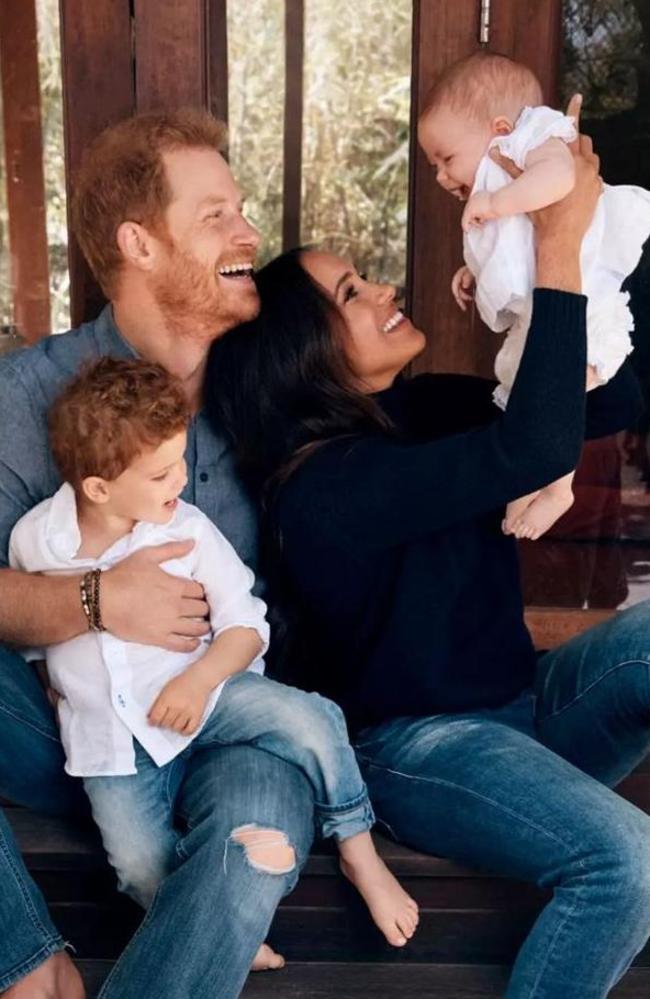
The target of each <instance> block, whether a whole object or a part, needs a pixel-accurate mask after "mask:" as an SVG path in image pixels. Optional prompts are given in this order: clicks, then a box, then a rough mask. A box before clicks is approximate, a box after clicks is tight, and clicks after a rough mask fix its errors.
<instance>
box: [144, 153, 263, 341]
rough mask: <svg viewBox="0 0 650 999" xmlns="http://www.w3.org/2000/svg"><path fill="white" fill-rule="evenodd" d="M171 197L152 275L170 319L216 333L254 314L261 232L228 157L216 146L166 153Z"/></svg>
mask: <svg viewBox="0 0 650 999" xmlns="http://www.w3.org/2000/svg"><path fill="white" fill-rule="evenodd" d="M163 162H164V165H165V171H166V174H167V181H168V184H169V187H170V191H171V201H170V203H169V205H168V206H167V209H166V211H165V214H164V226H165V228H164V229H162V227H161V231H160V232H158V233H157V234H156V235H157V236H158V238H159V239H160V241H161V243H162V250H163V252H162V253H161V260H160V263H159V265H158V266H157V267H156V269H155V271H154V272H153V273H152V276H151V280H152V283H153V290H154V295H155V298H156V300H157V302H158V304H159V305H160V307H161V309H162V311H163V312H164V313H165V315H167V316H168V318H169V319H170V320H171V321H172V322H173V320H174V319H177V320H181V322H182V321H183V320H184V321H185V322H184V325H186V324H187V319H188V317H191V318H192V321H193V322H195V323H196V333H197V335H206V334H207V335H208V336H209V337H214V336H219V334H221V333H223V332H224V331H225V330H228V329H230V328H231V327H233V326H235V325H237V324H238V323H240V322H245V321H246V320H248V319H252V318H253V317H254V316H255V315H257V312H258V309H259V302H258V297H257V289H256V287H255V282H254V280H253V276H252V274H253V265H254V262H255V256H256V253H257V248H258V246H259V242H260V237H259V233H258V232H257V230H255V229H254V228H253V227H252V226H251V225H250V224H249V223H248V222H247V221H246V219H245V218H244V215H243V205H242V197H241V193H240V191H239V188H238V187H237V185H236V184H235V181H234V179H233V176H232V174H231V172H230V169H229V167H228V165H227V163H226V161H225V160H224V159H223V157H222V156H221V155H220V154H219V153H217V152H216V151H215V150H212V149H177V150H173V151H171V152H167V153H164V154H163Z"/></svg>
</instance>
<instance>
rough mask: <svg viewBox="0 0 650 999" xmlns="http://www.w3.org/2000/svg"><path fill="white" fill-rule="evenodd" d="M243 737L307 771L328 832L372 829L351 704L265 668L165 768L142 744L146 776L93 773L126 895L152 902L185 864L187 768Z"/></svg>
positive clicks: (234, 682) (92, 787) (235, 680)
mask: <svg viewBox="0 0 650 999" xmlns="http://www.w3.org/2000/svg"><path fill="white" fill-rule="evenodd" d="M238 743H247V744H250V745H254V746H256V747H257V748H258V749H263V750H265V751H266V752H267V753H272V754H273V755H275V756H279V757H280V758H281V759H283V760H285V761H286V762H287V763H291V764H293V765H294V766H296V767H299V768H300V769H301V770H302V771H303V773H304V774H305V775H306V777H307V778H308V780H309V781H310V783H311V785H312V789H313V792H314V798H315V818H316V826H317V829H318V833H319V835H320V836H321V837H323V838H326V837H330V836H333V837H335V838H336V839H337V840H339V841H340V840H344V839H348V838H350V837H351V836H355V835H357V834H358V833H361V832H367V831H368V830H369V829H370V828H371V826H372V824H373V822H374V815H373V812H372V808H371V806H370V802H369V801H368V794H367V791H366V787H365V784H364V782H363V779H362V777H361V774H360V772H359V767H358V764H357V761H356V757H355V754H354V750H353V749H352V747H351V745H350V742H349V740H348V734H347V727H346V723H345V718H344V717H343V713H342V711H341V709H340V708H339V707H338V706H337V705H336V704H334V703H333V702H332V701H329V700H327V699H326V698H324V697H321V696H320V695H319V694H309V693H306V692H305V691H303V690H298V689H296V688H295V687H288V686H286V685H285V684H282V683H276V682H275V681H274V680H269V679H268V678H267V677H263V676H260V675H259V674H257V673H252V672H243V673H238V674H237V675H235V676H233V677H231V678H230V679H229V680H228V682H227V683H226V685H225V687H224V689H223V692H222V694H221V697H220V698H219V700H218V702H217V704H216V707H215V709H214V711H213V712H212V714H211V716H210V717H209V718H208V720H207V721H206V723H205V725H204V726H203V728H202V729H201V731H200V732H199V734H198V735H197V736H196V738H195V739H194V740H193V741H192V742H191V743H190V745H189V746H188V747H187V748H186V749H185V750H184V751H183V752H182V753H181V754H180V755H179V756H178V757H176V758H175V759H174V760H172V761H171V762H170V763H167V764H166V765H165V766H162V767H158V766H156V764H155V763H154V762H153V760H152V759H151V757H150V756H149V755H148V753H147V752H146V751H145V750H144V749H143V748H142V746H140V745H139V744H138V743H136V768H137V771H138V772H137V773H136V774H128V775H124V776H114V777H85V778H84V787H85V789H86V793H87V795H88V797H89V799H90V803H91V808H92V813H93V818H94V820H95V822H96V823H97V825H98V826H99V829H100V831H101V834H102V840H103V843H104V848H105V850H106V853H107V855H108V859H109V861H110V863H111V865H112V867H113V868H114V869H115V872H116V874H117V878H118V884H119V888H120V891H123V892H125V893H126V894H127V895H130V896H131V897H132V898H134V899H135V901H136V902H138V903H139V904H140V905H142V906H143V907H144V908H148V907H149V905H150V903H151V900H152V898H153V896H154V895H155V893H156V890H157V888H158V885H159V884H160V882H161V881H162V880H163V878H164V877H166V876H167V874H169V873H170V872H171V871H172V870H173V869H174V867H175V866H176V865H177V863H178V853H177V847H178V843H179V841H180V836H179V833H178V831H177V829H176V828H175V825H174V821H173V817H174V803H175V799H176V793H177V789H178V783H179V781H180V780H181V779H182V775H183V770H184V767H185V765H186V764H187V762H188V760H189V759H190V758H191V757H192V756H193V755H194V754H195V753H196V752H197V751H200V750H202V749H205V748H206V747H208V746H215V745H233V744H238ZM239 832H240V833H241V832H244V833H246V832H248V836H247V839H248V840H250V830H247V828H246V827H243V830H239ZM239 841H241V840H239ZM276 842H278V843H279V844H282V841H281V840H280V841H277V840H276ZM273 843H274V839H273V837H271V838H270V839H269V837H263V838H262V839H261V840H260V842H259V843H258V844H256V845H257V846H258V847H259V849H260V850H262V852H263V850H264V847H266V846H267V845H269V846H272V845H273ZM284 843H285V844H286V840H285V841H284ZM282 845H284V844H282ZM253 852H254V851H253ZM251 862H252V860H251Z"/></svg>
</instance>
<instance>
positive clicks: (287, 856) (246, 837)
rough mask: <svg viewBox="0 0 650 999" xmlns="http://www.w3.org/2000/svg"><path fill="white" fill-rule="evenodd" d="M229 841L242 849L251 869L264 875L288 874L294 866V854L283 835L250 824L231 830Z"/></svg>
mask: <svg viewBox="0 0 650 999" xmlns="http://www.w3.org/2000/svg"><path fill="white" fill-rule="evenodd" d="M230 839H231V840H232V841H233V842H234V843H238V844H239V846H241V847H243V849H244V852H245V854H246V859H247V860H248V862H249V864H250V865H251V867H252V868H253V869H254V870H256V871H261V872H263V873H265V874H289V872H290V871H293V870H294V868H295V866H296V853H295V850H294V848H293V847H292V846H291V845H290V844H289V840H288V838H287V836H286V834H285V833H283V832H281V831H280V830H279V829H265V828H264V827H261V826H257V825H255V824H254V823H251V824H250V825H247V826H239V827H238V828H237V829H233V831H232V832H231V834H230Z"/></svg>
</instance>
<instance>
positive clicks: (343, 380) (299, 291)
mask: <svg viewBox="0 0 650 999" xmlns="http://www.w3.org/2000/svg"><path fill="white" fill-rule="evenodd" d="M303 252H305V251H304V250H301V249H297V250H290V251H289V252H287V253H283V254H282V256H280V257H277V258H276V259H275V260H273V261H272V262H271V263H270V264H267V265H266V267H263V268H262V269H261V270H260V271H259V272H258V274H257V276H256V282H257V288H258V291H259V296H260V313H259V316H258V317H257V318H256V319H253V320H252V321H251V322H248V323H243V324H242V325H240V326H237V327H235V328H234V329H232V330H230V331H229V332H228V333H226V334H225V335H224V336H222V337H220V338H219V339H218V340H216V341H215V342H214V344H213V345H212V347H211V349H210V354H209V358H208V366H207V373H206V380H205V406H206V411H207V414H208V417H209V418H210V419H211V421H212V422H213V425H214V426H215V428H218V429H219V431H220V432H224V431H225V433H226V434H227V436H228V437H229V438H230V439H231V441H232V442H233V444H234V447H235V454H236V458H237V463H238V466H239V471H240V473H241V475H242V477H243V479H244V481H245V482H246V483H247V484H248V486H249V487H250V488H251V489H252V490H253V491H254V492H255V493H256V494H257V495H258V496H260V497H261V496H262V493H263V492H265V491H268V487H269V485H271V486H272V484H273V483H275V482H277V481H283V480H284V478H286V476H287V475H288V474H290V473H291V471H292V470H293V469H294V468H295V467H296V466H297V465H298V464H300V462H301V461H302V460H303V459H304V458H305V457H306V456H307V455H308V454H309V453H311V451H312V450H313V448H314V447H316V446H318V445H320V444H322V443H324V442H326V441H328V440H332V439H333V438H336V437H341V436H344V435H354V434H358V433H364V432H365V433H368V432H374V433H377V432H380V431H382V430H383V431H387V430H389V428H390V422H389V420H388V419H387V417H386V416H385V415H384V414H383V413H382V411H381V409H380V408H379V406H377V404H376V403H375V402H374V400H372V399H371V398H370V397H368V396H365V395H363V394H362V393H361V392H359V391H358V390H357V389H355V388H353V377H352V372H351V370H350V368H349V365H348V363H347V359H346V356H345V353H344V351H343V343H342V341H343V338H344V336H345V335H346V330H345V321H344V319H343V316H342V315H341V313H340V312H339V309H338V307H337V305H336V303H335V302H334V300H333V299H332V298H331V297H330V296H329V295H328V294H327V292H326V291H325V290H324V289H323V288H321V286H320V285H319V284H318V283H317V282H316V281H314V280H313V279H312V278H311V277H310V275H309V274H308V273H307V272H306V271H305V270H304V268H303V267H302V265H301V262H300V257H301V254H302V253H303Z"/></svg>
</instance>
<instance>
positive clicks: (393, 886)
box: [341, 853, 419, 947]
mask: <svg viewBox="0 0 650 999" xmlns="http://www.w3.org/2000/svg"><path fill="white" fill-rule="evenodd" d="M341 870H342V871H343V873H344V874H345V876H346V878H348V879H349V880H350V881H351V882H352V884H353V885H354V886H355V888H356V889H357V891H358V892H359V893H360V895H361V896H362V898H363V899H364V901H365V903H366V905H367V906H368V908H369V909H370V915H371V916H372V918H373V919H374V921H375V923H376V924H377V926H378V927H379V929H380V930H381V932H382V933H383V934H384V936H385V937H386V939H387V940H388V942H389V943H390V944H392V945H393V947H403V946H404V944H406V943H407V942H408V940H410V939H411V937H412V936H413V934H414V933H415V929H416V927H417V925H418V919H419V916H418V906H417V902H415V901H414V900H413V899H412V898H411V896H410V895H408V894H407V893H406V892H405V891H404V889H403V888H402V886H401V885H400V883H399V882H398V881H397V879H396V878H395V877H393V875H392V874H391V872H390V871H389V870H388V868H387V867H386V865H385V863H384V862H383V860H382V859H381V858H380V857H378V856H377V854H376V853H374V854H373V856H372V857H370V858H364V860H363V861H362V862H361V863H351V862H350V861H349V860H346V859H345V858H344V857H341Z"/></svg>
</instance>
